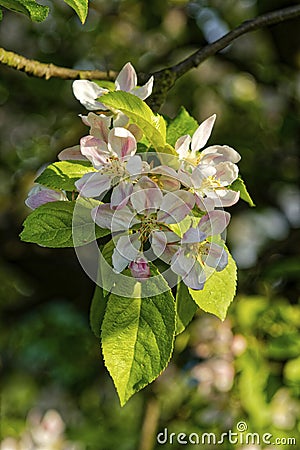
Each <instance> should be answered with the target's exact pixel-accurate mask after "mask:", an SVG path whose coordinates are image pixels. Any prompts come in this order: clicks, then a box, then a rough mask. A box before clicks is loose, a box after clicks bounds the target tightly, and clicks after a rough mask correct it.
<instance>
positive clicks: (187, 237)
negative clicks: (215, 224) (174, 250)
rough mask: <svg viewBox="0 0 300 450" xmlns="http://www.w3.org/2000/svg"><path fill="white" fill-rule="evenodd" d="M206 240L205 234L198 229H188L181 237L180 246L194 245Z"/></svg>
mask: <svg viewBox="0 0 300 450" xmlns="http://www.w3.org/2000/svg"><path fill="white" fill-rule="evenodd" d="M205 238H206V234H205V233H203V231H201V230H200V229H199V228H198V227H196V228H194V227H191V228H189V229H188V230H187V231H186V232H185V233H184V235H183V236H182V240H181V243H182V244H195V243H197V242H202V241H204V240H205Z"/></svg>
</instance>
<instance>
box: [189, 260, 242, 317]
mask: <svg viewBox="0 0 300 450" xmlns="http://www.w3.org/2000/svg"><path fill="white" fill-rule="evenodd" d="M236 280H237V269H236V264H235V262H234V259H233V258H232V256H231V255H230V253H229V252H228V264H227V266H226V267H225V269H224V270H222V271H221V272H217V271H214V272H213V274H212V275H211V276H210V277H209V278H208V280H207V281H206V283H205V285H204V288H203V289H202V290H201V291H195V290H193V289H190V288H189V292H190V294H191V296H192V298H193V299H194V301H195V302H196V303H197V305H198V306H200V308H201V309H203V310H204V311H206V312H209V313H211V314H214V315H216V316H217V317H219V318H220V319H221V320H224V319H225V317H226V313H227V309H228V307H229V305H230V303H231V302H232V300H233V298H234V296H235V291H236Z"/></svg>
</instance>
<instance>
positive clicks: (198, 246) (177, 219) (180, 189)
mask: <svg viewBox="0 0 300 450" xmlns="http://www.w3.org/2000/svg"><path fill="white" fill-rule="evenodd" d="M152 85H153V78H151V79H150V80H149V81H148V83H146V84H145V85H144V86H142V87H137V76H136V73H135V70H134V68H133V67H132V66H131V64H130V63H127V64H126V65H125V66H124V68H123V69H122V70H121V72H120V74H119V75H118V77H117V79H116V81H115V89H116V90H122V91H125V92H129V93H131V94H133V95H135V96H137V97H139V98H141V99H142V100H144V99H145V98H147V97H148V96H149V95H150V94H151V92H152ZM73 91H74V95H75V97H76V98H77V99H78V100H79V101H80V102H81V103H82V104H83V105H84V106H85V108H86V109H88V110H90V112H89V113H88V114H87V115H86V116H81V119H82V121H83V123H84V124H85V125H87V126H88V127H89V134H88V135H86V136H84V137H82V138H81V140H80V144H79V145H78V146H74V147H71V148H68V149H65V150H63V151H62V152H61V153H60V154H59V155H58V158H59V159H60V160H61V161H63V160H69V161H72V160H75V161H82V160H84V161H86V162H90V164H91V165H90V167H91V171H90V172H87V173H85V174H84V175H83V176H82V177H81V178H80V179H78V180H77V181H76V182H75V187H76V190H77V193H76V195H77V196H80V197H85V198H92V199H94V200H97V201H99V204H98V206H95V207H94V208H93V210H92V212H91V214H92V218H93V221H94V222H95V224H97V225H98V226H99V227H100V228H103V229H108V230H110V233H111V235H112V239H113V241H114V245H115V247H114V251H113V254H112V265H113V269H114V271H115V272H116V273H121V272H123V271H124V270H126V269H129V270H130V273H131V276H133V277H135V278H136V279H137V280H139V281H142V280H145V279H147V278H149V277H150V276H151V264H152V262H153V263H154V264H155V261H156V260H160V261H161V262H163V263H164V264H165V265H166V266H167V267H169V268H170V269H171V271H172V272H173V273H174V274H176V275H178V277H180V278H181V279H182V280H183V282H184V283H185V284H186V285H187V286H188V287H189V288H191V289H194V290H201V289H203V287H204V284H205V281H206V279H207V276H208V274H209V273H211V270H212V269H214V270H216V271H222V270H223V269H224V268H225V267H226V265H227V263H228V254H227V251H226V250H225V248H224V244H223V241H222V240H221V239H220V235H221V234H222V233H223V232H224V231H225V229H226V227H227V225H228V223H229V220H230V214H229V213H228V212H225V211H224V210H223V208H224V207H228V206H231V205H233V204H235V203H236V202H237V201H238V199H239V192H236V191H235V190H232V189H231V187H230V186H231V185H232V183H233V182H234V181H235V180H236V179H237V177H238V166H237V163H238V162H239V160H240V155H239V154H238V153H237V152H236V151H235V150H234V149H232V148H231V147H228V146H226V145H213V146H210V147H207V148H205V149H204V150H202V149H203V148H204V147H205V145H206V143H207V141H208V139H209V137H210V134H211V131H212V128H213V125H214V122H215V119H216V116H215V115H212V116H211V117H209V118H208V119H206V120H205V121H204V122H202V123H201V125H200V126H199V127H198V128H197V130H196V131H195V132H194V134H193V135H192V136H190V135H184V136H181V137H179V138H178V140H177V142H176V144H175V152H176V154H175V152H174V156H172V158H171V159H170V161H171V164H170V165H167V164H164V163H163V162H162V161H164V158H163V157H162V155H161V154H160V153H155V156H153V154H154V152H153V153H150V152H151V148H150V150H149V151H148V153H147V154H144V153H142V152H139V145H138V143H139V142H140V141H141V139H142V138H143V132H142V131H141V129H140V128H139V127H138V126H137V125H136V124H132V123H130V121H129V118H128V117H127V116H126V115H125V114H123V113H122V112H120V111H118V110H115V109H114V110H108V108H107V107H106V106H105V105H104V104H102V103H101V101H99V99H100V100H101V97H102V96H105V95H106V93H107V92H108V91H107V90H106V89H103V88H101V87H100V86H98V85H97V84H96V83H93V82H90V81H87V80H78V81H75V82H74V84H73ZM92 111H97V112H98V113H97V114H96V113H95V112H92ZM150 155H152V157H151V156H150ZM57 200H61V201H67V200H68V198H67V196H66V193H65V192H62V191H56V190H51V189H47V188H45V187H39V186H36V187H34V188H33V190H32V191H30V193H29V197H28V199H27V200H26V204H27V205H28V206H29V207H31V208H32V209H34V208H36V207H38V206H39V205H41V204H43V203H47V202H50V201H57Z"/></svg>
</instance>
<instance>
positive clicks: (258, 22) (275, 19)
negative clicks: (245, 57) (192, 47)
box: [172, 5, 300, 77]
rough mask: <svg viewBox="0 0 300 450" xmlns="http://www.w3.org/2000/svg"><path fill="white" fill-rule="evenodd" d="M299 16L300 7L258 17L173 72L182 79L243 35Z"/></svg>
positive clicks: (195, 55) (178, 65)
mask: <svg viewBox="0 0 300 450" xmlns="http://www.w3.org/2000/svg"><path fill="white" fill-rule="evenodd" d="M298 16H300V5H297V6H291V7H289V8H284V9H280V10H278V11H273V12H270V13H266V14H263V15H261V16H258V17H256V18H255V19H251V20H245V22H243V23H242V24H241V25H239V26H238V27H237V28H234V30H232V31H230V32H229V33H227V34H225V36H223V37H221V38H220V39H218V40H217V41H215V42H213V43H212V44H209V45H206V46H205V47H204V48H203V49H200V50H197V51H196V52H195V53H193V54H192V55H191V56H189V57H188V58H186V59H184V60H183V61H181V62H180V63H178V64H176V65H175V66H173V67H172V70H173V71H174V72H175V73H176V75H177V77H181V76H182V75H184V74H185V73H186V72H187V71H189V70H190V69H192V68H193V67H197V66H199V64H201V63H202V62H203V61H205V60H206V59H207V58H209V57H210V56H212V55H215V54H216V53H217V52H219V51H220V50H223V49H224V48H225V47H227V46H228V45H229V44H230V43H231V42H233V41H234V40H235V39H237V38H238V37H240V36H242V35H243V34H246V33H249V31H255V30H258V29H259V28H263V27H265V26H269V25H275V24H276V23H279V22H283V21H285V20H288V19H292V18H295V17H298Z"/></svg>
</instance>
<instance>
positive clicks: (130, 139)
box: [108, 127, 136, 159]
mask: <svg viewBox="0 0 300 450" xmlns="http://www.w3.org/2000/svg"><path fill="white" fill-rule="evenodd" d="M108 148H109V150H110V151H111V152H112V153H113V154H115V155H116V156H118V157H119V158H120V159H125V158H126V157H128V156H132V155H134V154H135V152H136V140H135V137H134V136H133V134H132V133H130V131H128V130H126V128H122V127H115V128H113V129H112V130H110V132H109V134H108Z"/></svg>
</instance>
